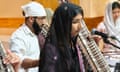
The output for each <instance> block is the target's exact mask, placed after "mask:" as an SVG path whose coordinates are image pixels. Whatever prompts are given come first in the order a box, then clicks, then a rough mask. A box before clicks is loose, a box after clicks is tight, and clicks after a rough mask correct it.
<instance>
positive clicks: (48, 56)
mask: <svg viewBox="0 0 120 72" xmlns="http://www.w3.org/2000/svg"><path fill="white" fill-rule="evenodd" d="M82 19H83V9H82V8H81V7H80V6H77V5H74V4H71V3H62V4H61V5H60V6H59V7H58V8H57V9H56V10H55V12H54V15H53V19H52V23H51V27H50V30H49V32H48V37H47V38H46V42H45V45H44V48H43V49H42V50H41V54H40V62H39V63H40V64H39V65H40V66H39V71H40V72H90V71H91V68H90V67H89V64H88V62H87V60H86V59H85V57H84V56H83V54H82V52H81V50H80V47H79V45H78V42H77V40H78V33H79V31H80V28H81V24H80V21H81V20H82Z"/></svg>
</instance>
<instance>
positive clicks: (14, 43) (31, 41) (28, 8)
mask: <svg viewBox="0 0 120 72" xmlns="http://www.w3.org/2000/svg"><path fill="white" fill-rule="evenodd" d="M22 10H23V13H24V16H25V23H23V25H21V26H20V27H19V28H18V29H17V30H16V31H15V32H14V33H13V34H12V36H11V39H10V49H11V51H12V52H13V53H15V54H16V55H18V56H19V58H20V68H19V70H18V71H19V72H26V71H27V72H38V67H37V66H38V65H39V55H40V46H39V41H38V35H39V33H40V31H41V25H43V24H47V20H46V12H45V10H44V7H43V6H42V5H41V4H40V3H37V2H35V1H32V2H30V3H28V4H25V5H23V6H22Z"/></svg>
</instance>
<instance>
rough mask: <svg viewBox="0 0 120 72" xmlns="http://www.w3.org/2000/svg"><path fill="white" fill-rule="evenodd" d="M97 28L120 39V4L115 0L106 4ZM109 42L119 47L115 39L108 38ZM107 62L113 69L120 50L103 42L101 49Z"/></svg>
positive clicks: (119, 59) (119, 56)
mask: <svg viewBox="0 0 120 72" xmlns="http://www.w3.org/2000/svg"><path fill="white" fill-rule="evenodd" d="M97 30H98V31H100V32H103V33H107V34H108V35H110V36H115V37H116V38H117V39H118V40H120V4H119V2H117V1H113V2H110V3H108V4H107V6H106V9H105V16H104V20H103V21H102V22H101V23H100V24H99V25H98V27H97ZM110 42H112V43H114V44H115V45H117V46H119V47H120V43H119V42H117V41H116V40H113V39H110ZM102 52H103V54H104V55H105V57H106V59H107V62H108V63H109V64H110V66H111V71H112V72H113V71H114V67H115V65H116V63H117V62H119V61H120V55H119V52H120V50H119V49H117V48H116V47H113V46H112V45H109V44H107V43H104V47H103V50H102Z"/></svg>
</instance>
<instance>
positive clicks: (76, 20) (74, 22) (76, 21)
mask: <svg viewBox="0 0 120 72" xmlns="http://www.w3.org/2000/svg"><path fill="white" fill-rule="evenodd" d="M72 23H73V24H76V23H81V19H73V21H72Z"/></svg>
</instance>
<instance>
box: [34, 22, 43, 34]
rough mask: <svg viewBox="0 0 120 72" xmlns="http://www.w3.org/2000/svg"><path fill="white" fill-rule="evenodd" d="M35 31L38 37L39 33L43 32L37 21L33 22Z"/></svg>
mask: <svg viewBox="0 0 120 72" xmlns="http://www.w3.org/2000/svg"><path fill="white" fill-rule="evenodd" d="M32 27H33V29H34V33H35V34H36V35H38V34H39V32H40V31H41V28H40V26H39V24H38V23H37V22H36V20H35V21H34V22H33V25H32Z"/></svg>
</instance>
